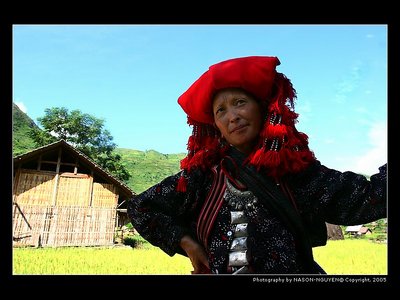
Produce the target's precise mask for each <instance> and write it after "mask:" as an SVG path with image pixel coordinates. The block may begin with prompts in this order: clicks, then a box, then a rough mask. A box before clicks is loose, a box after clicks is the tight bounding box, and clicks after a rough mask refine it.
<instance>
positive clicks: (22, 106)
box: [15, 102, 28, 113]
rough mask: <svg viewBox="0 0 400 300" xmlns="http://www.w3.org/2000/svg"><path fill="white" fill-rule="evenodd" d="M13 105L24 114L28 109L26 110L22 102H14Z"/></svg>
mask: <svg viewBox="0 0 400 300" xmlns="http://www.w3.org/2000/svg"><path fill="white" fill-rule="evenodd" d="M15 104H16V105H17V106H18V107H19V109H20V110H21V111H22V112H24V113H26V112H27V111H28V109H27V108H26V106H25V104H24V103H22V102H15Z"/></svg>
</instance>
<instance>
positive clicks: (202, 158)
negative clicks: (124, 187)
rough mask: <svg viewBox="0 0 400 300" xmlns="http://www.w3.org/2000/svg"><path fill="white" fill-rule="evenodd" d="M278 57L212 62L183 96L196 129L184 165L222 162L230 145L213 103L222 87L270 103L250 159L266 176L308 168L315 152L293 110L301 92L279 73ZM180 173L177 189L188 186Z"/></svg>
mask: <svg viewBox="0 0 400 300" xmlns="http://www.w3.org/2000/svg"><path fill="white" fill-rule="evenodd" d="M279 64H280V61H279V59H278V58H277V57H269V56H249V57H241V58H234V59H230V60H226V61H222V62H220V63H217V64H214V65H212V66H211V67H210V68H209V69H208V70H207V71H206V72H205V73H204V74H203V75H201V76H200V77H199V79H197V80H196V81H195V82H194V83H193V84H192V85H191V86H190V87H189V89H188V90H187V91H186V92H184V93H183V94H182V95H181V96H180V97H179V99H178V103H179V105H180V106H181V107H182V109H183V110H184V111H185V112H186V114H187V115H188V124H189V125H190V126H193V133H192V135H191V136H190V137H189V140H188V144H187V146H188V155H187V156H186V157H185V158H184V159H183V160H182V161H181V169H183V170H185V171H186V172H190V171H191V170H192V169H193V168H198V167H199V168H203V169H204V168H207V167H210V166H212V165H214V164H215V163H217V162H218V161H219V159H221V157H222V156H223V153H224V152H225V150H226V149H227V146H226V145H225V144H224V143H221V142H220V134H219V132H218V130H216V129H215V127H214V117H213V111H212V101H213V96H214V94H215V93H216V92H217V91H218V90H220V89H223V88H242V89H243V90H245V91H247V92H249V93H250V94H252V95H253V96H254V97H255V98H256V99H258V100H259V101H265V102H266V103H267V107H268V108H267V114H266V116H265V123H264V126H263V129H262V130H261V132H260V135H259V141H258V144H257V146H256V147H255V149H254V151H253V152H252V153H251V154H250V155H249V157H248V162H249V163H250V164H252V165H254V166H256V167H257V168H258V169H259V168H263V169H264V170H265V171H266V172H267V174H269V175H271V176H273V177H275V178H279V177H281V176H282V175H284V174H287V173H296V172H299V171H301V170H303V169H304V168H305V167H306V166H307V165H308V164H309V163H310V162H311V161H313V160H314V159H315V158H314V154H313V153H312V151H310V150H309V148H308V137H307V135H306V134H304V133H301V132H298V131H297V130H296V128H295V123H296V122H297V117H298V114H297V113H295V112H294V100H295V98H296V91H295V89H294V88H293V86H292V83H291V82H290V80H289V79H288V78H286V76H285V75H283V74H282V73H278V72H276V66H278V65H279ZM184 181H185V178H184V176H182V177H181V179H180V182H179V184H178V190H184V189H185V183H184Z"/></svg>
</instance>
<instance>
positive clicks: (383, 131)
mask: <svg viewBox="0 0 400 300" xmlns="http://www.w3.org/2000/svg"><path fill="white" fill-rule="evenodd" d="M368 136H369V141H370V144H371V147H370V148H369V149H367V151H366V153H365V154H364V155H362V156H360V157H357V158H356V159H355V161H354V167H352V168H350V169H351V170H353V171H355V172H359V173H362V174H366V175H372V174H375V173H377V172H378V167H380V166H381V165H383V164H384V163H386V162H387V124H386V123H384V122H381V123H376V124H374V125H373V126H372V128H371V130H370V131H369V134H368Z"/></svg>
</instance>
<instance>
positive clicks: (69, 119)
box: [30, 107, 131, 182]
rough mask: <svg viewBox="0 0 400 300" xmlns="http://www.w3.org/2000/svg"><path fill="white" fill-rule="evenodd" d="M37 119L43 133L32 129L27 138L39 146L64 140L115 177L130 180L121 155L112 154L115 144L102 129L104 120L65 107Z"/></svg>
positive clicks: (48, 112)
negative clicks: (30, 138)
mask: <svg viewBox="0 0 400 300" xmlns="http://www.w3.org/2000/svg"><path fill="white" fill-rule="evenodd" d="M37 120H38V122H39V124H40V125H41V126H42V127H43V130H42V129H40V128H33V129H32V130H31V131H30V136H31V137H32V139H33V140H34V141H35V143H36V145H37V146H38V147H40V146H44V145H47V144H49V143H52V142H55V141H57V140H60V139H63V140H65V141H66V142H68V143H69V144H71V145H72V146H74V147H75V148H76V149H78V150H79V151H81V152H83V153H84V154H86V155H87V156H88V157H90V158H91V159H92V160H93V161H95V162H96V163H97V164H98V165H99V166H101V167H102V168H103V169H105V170H107V171H108V172H110V173H111V174H113V175H114V176H115V177H116V178H118V179H120V180H122V181H125V182H127V181H128V180H129V178H130V177H131V175H130V174H129V172H128V170H127V169H126V168H125V166H124V165H123V164H122V162H121V156H120V155H118V154H116V153H115V152H114V150H115V147H116V144H115V143H114V142H113V141H112V140H113V137H112V136H111V134H110V132H109V131H108V130H105V129H104V120H102V119H98V118H96V117H94V116H92V115H89V114H86V113H82V112H81V111H80V110H72V111H71V112H69V111H68V109H67V108H65V107H53V108H47V109H45V116H44V117H41V118H38V119H37Z"/></svg>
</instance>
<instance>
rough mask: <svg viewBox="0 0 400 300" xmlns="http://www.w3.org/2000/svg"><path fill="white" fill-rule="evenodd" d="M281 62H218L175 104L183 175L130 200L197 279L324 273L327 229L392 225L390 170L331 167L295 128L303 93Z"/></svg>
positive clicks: (141, 222) (153, 234)
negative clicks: (184, 126)
mask: <svg viewBox="0 0 400 300" xmlns="http://www.w3.org/2000/svg"><path fill="white" fill-rule="evenodd" d="M279 64H280V62H279V60H278V58H276V57H264V56H249V57H241V58H234V59H230V60H227V61H223V62H220V63H217V64H215V65H213V66H211V67H210V68H209V70H208V71H206V72H205V73H204V74H203V75H201V76H200V77H199V79H197V80H196V81H195V82H194V83H193V84H192V85H191V86H190V87H189V89H188V90H187V91H186V92H185V93H183V94H182V95H181V96H180V97H179V99H178V103H179V104H180V106H181V107H182V108H183V110H184V111H185V112H186V114H187V115H188V123H189V125H191V126H193V134H192V135H191V136H190V137H189V140H188V155H187V156H186V157H185V158H184V159H183V160H182V161H181V169H182V170H181V172H179V173H178V174H176V175H173V176H170V177H168V178H166V179H164V180H163V181H162V182H160V183H159V184H156V185H155V186H153V187H151V188H149V189H148V190H147V191H145V192H143V193H141V194H140V195H138V196H136V197H134V198H133V199H131V201H130V202H129V204H128V214H129V216H130V218H131V221H132V224H133V226H134V227H135V228H136V230H137V231H138V232H139V233H140V234H141V235H142V236H143V237H144V238H145V239H147V240H148V241H149V242H150V243H152V244H153V245H155V246H158V247H160V248H161V249H162V250H163V251H164V252H166V253H167V254H169V255H170V256H172V255H174V254H175V253H180V254H183V255H185V256H187V257H189V259H190V260H191V263H192V265H193V268H194V270H193V271H192V273H193V274H202V273H213V274H242V273H253V274H260V273H261V274H318V273H323V270H321V269H320V268H319V267H318V265H317V264H316V263H315V262H314V259H313V255H312V247H315V246H321V245H325V244H326V239H327V234H326V226H325V222H329V223H332V224H341V225H355V224H362V223H368V222H371V221H373V220H377V219H380V218H384V217H386V165H384V166H382V167H381V168H380V169H379V170H380V172H379V173H377V174H375V175H373V176H371V178H370V180H367V179H366V178H365V177H364V176H361V175H358V174H355V173H353V172H343V173H342V172H339V171H336V170H332V169H329V168H327V167H325V166H323V165H321V163H320V162H319V161H318V160H317V159H316V158H315V157H314V154H313V152H312V151H310V149H309V148H308V137H307V136H306V135H305V134H304V133H301V132H298V131H297V130H296V128H295V122H296V119H297V116H298V115H297V114H296V113H295V112H294V100H295V98H296V92H295V90H294V88H293V86H292V84H291V82H290V80H289V79H287V78H286V77H285V76H284V75H283V74H281V73H278V72H277V71H276V66H277V65H279Z"/></svg>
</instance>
